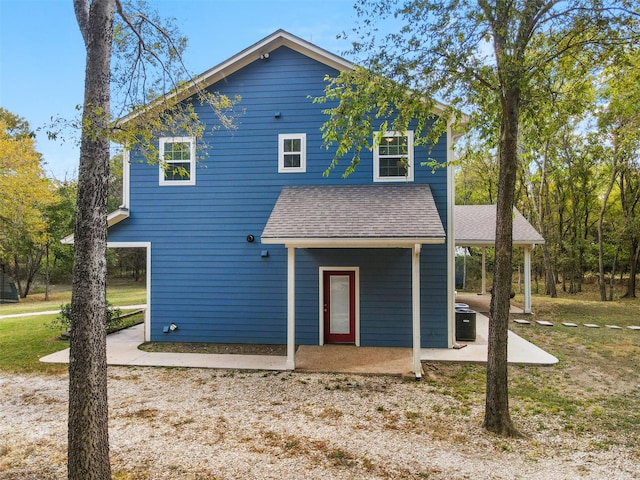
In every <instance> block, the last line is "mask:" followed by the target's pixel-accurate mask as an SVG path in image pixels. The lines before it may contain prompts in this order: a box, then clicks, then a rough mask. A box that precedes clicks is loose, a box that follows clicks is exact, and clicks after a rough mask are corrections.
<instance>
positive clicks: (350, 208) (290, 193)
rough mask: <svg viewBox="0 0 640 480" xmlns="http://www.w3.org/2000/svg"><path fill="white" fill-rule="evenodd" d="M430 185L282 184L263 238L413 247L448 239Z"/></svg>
mask: <svg viewBox="0 0 640 480" xmlns="http://www.w3.org/2000/svg"><path fill="white" fill-rule="evenodd" d="M444 240H445V232H444V228H443V226H442V222H441V220H440V215H439V214H438V210H437V208H436V205H435V202H434V200H433V196H432V194H431V188H430V187H429V185H419V184H395V185H342V186H325V185H322V186H321V185H314V186H290V187H283V189H282V191H281V193H280V196H279V197H278V201H277V202H276V204H275V206H274V207H273V210H272V212H271V216H270V217H269V220H268V222H267V224H266V226H265V228H264V231H263V232H262V239H261V241H262V243H267V244H268V243H273V244H287V245H290V246H297V247H332V246H335V247H351V246H353V247H375V246H380V247H410V246H413V245H415V244H426V243H443V242H444Z"/></svg>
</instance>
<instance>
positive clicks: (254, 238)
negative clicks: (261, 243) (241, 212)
mask: <svg viewBox="0 0 640 480" xmlns="http://www.w3.org/2000/svg"><path fill="white" fill-rule="evenodd" d="M255 240H256V237H254V236H253V235H247V242H249V243H253V242H254V241H255Z"/></svg>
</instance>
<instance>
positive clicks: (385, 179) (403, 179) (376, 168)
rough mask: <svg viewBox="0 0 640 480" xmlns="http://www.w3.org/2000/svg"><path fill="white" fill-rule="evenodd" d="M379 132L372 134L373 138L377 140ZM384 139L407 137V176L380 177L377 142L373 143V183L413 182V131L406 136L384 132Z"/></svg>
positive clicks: (409, 131)
mask: <svg viewBox="0 0 640 480" xmlns="http://www.w3.org/2000/svg"><path fill="white" fill-rule="evenodd" d="M378 135H380V132H374V138H376V139H377V138H378ZM384 137H407V163H408V165H409V168H408V171H407V175H406V176H402V177H381V176H380V150H379V149H378V147H379V145H380V144H379V142H378V140H375V142H374V149H373V181H374V182H413V171H414V152H413V131H411V130H408V131H407V133H406V134H404V135H403V134H402V133H400V132H384V134H382V137H381V138H384Z"/></svg>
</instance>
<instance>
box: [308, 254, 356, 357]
mask: <svg viewBox="0 0 640 480" xmlns="http://www.w3.org/2000/svg"><path fill="white" fill-rule="evenodd" d="M332 271H346V272H354V276H355V285H354V288H355V294H354V296H355V303H356V304H355V310H356V319H355V320H356V332H355V335H356V347H359V346H360V267H343V266H340V265H336V266H331V267H320V268H319V274H318V279H319V280H318V290H319V293H318V298H319V299H320V301H319V302H318V323H319V333H320V334H319V338H318V345H324V272H332Z"/></svg>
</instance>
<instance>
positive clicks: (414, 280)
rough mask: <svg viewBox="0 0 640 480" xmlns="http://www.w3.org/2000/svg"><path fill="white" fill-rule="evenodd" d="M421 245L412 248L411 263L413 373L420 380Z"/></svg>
mask: <svg viewBox="0 0 640 480" xmlns="http://www.w3.org/2000/svg"><path fill="white" fill-rule="evenodd" d="M421 248H422V245H420V244H418V243H417V244H415V245H414V246H413V248H412V254H413V255H412V262H411V303H412V311H413V371H414V372H415V375H416V378H422V364H421V363H420V250H421Z"/></svg>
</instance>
